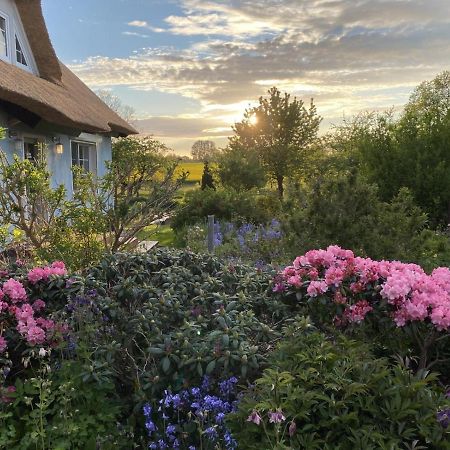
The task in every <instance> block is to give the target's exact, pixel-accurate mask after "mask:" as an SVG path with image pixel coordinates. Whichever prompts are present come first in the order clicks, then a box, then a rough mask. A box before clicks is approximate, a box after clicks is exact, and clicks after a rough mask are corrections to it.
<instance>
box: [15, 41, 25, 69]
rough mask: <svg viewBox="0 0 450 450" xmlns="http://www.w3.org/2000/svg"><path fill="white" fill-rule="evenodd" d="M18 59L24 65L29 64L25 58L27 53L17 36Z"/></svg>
mask: <svg viewBox="0 0 450 450" xmlns="http://www.w3.org/2000/svg"><path fill="white" fill-rule="evenodd" d="M16 61H17V62H18V63H19V64H22V65H23V66H28V64H27V60H26V59H25V55H24V53H23V50H22V47H21V45H20V42H19V39H18V38H17V36H16Z"/></svg>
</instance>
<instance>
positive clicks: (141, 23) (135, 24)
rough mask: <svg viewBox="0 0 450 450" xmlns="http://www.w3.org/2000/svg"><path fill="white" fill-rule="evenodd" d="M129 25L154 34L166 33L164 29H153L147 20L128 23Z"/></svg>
mask: <svg viewBox="0 0 450 450" xmlns="http://www.w3.org/2000/svg"><path fill="white" fill-rule="evenodd" d="M127 25H128V26H130V27H136V28H146V29H147V30H150V31H153V32H154V33H164V32H165V31H166V30H164V28H158V27H153V26H152V25H150V24H149V23H148V22H146V21H145V20H132V21H131V22H128V23H127Z"/></svg>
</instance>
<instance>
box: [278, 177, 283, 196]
mask: <svg viewBox="0 0 450 450" xmlns="http://www.w3.org/2000/svg"><path fill="white" fill-rule="evenodd" d="M283 182H284V177H283V175H278V176H277V186H278V195H279V196H280V199H282V198H283V194H284V185H283Z"/></svg>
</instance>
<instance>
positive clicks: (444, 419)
mask: <svg viewBox="0 0 450 450" xmlns="http://www.w3.org/2000/svg"><path fill="white" fill-rule="evenodd" d="M437 421H438V422H439V423H440V424H441V425H442V427H443V428H448V427H449V425H450V408H447V409H443V410H442V411H439V412H438V413H437Z"/></svg>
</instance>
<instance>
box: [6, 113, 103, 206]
mask: <svg viewBox="0 0 450 450" xmlns="http://www.w3.org/2000/svg"><path fill="white" fill-rule="evenodd" d="M6 124H7V121H6V116H5V114H4V113H2V111H1V110H0V127H2V128H7V125H6ZM10 131H11V133H12V134H14V135H11V136H10V135H9V134H8V132H7V136H6V138H5V139H2V140H0V149H1V150H3V151H4V152H5V153H6V155H7V156H8V159H9V160H10V161H12V160H13V155H15V154H17V155H19V156H20V157H23V141H24V139H26V138H30V139H38V140H39V141H40V142H44V143H45V145H46V150H45V152H46V160H47V165H48V168H49V171H50V173H51V174H52V184H53V186H54V187H56V186H59V185H61V184H63V185H64V186H65V187H66V190H67V196H68V198H71V197H72V194H73V183H72V181H73V178H72V150H71V141H72V140H76V141H84V142H89V143H95V144H96V149H97V152H96V159H97V161H96V162H97V174H98V176H100V177H101V176H103V175H105V173H106V162H107V161H110V160H111V156H112V155H111V151H112V150H111V138H110V137H108V136H101V135H96V134H88V133H82V134H81V135H80V136H69V135H65V134H58V133H55V134H47V135H43V134H35V133H33V130H32V129H27V128H26V127H16V128H14V129H11V130H10ZM53 138H56V139H57V140H60V142H61V143H62V144H63V145H64V152H63V154H62V155H58V154H56V151H55V144H54V142H53ZM16 147H17V148H16ZM19 147H20V148H19Z"/></svg>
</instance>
